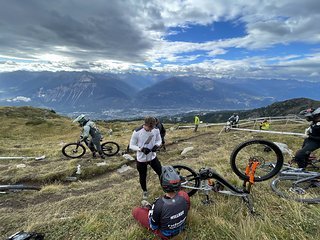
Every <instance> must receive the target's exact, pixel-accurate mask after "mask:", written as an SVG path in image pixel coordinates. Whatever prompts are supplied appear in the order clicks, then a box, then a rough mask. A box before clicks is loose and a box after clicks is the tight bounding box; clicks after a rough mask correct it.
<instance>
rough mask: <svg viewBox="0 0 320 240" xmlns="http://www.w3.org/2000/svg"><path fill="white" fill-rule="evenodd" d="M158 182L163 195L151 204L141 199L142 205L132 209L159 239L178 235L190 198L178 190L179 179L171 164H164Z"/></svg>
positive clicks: (179, 185)
mask: <svg viewBox="0 0 320 240" xmlns="http://www.w3.org/2000/svg"><path fill="white" fill-rule="evenodd" d="M160 182H161V186H162V189H163V191H164V192H165V195H164V196H162V197H159V198H157V199H156V201H155V202H154V203H153V204H152V205H151V204H149V203H148V202H146V201H143V205H144V206H143V207H136V208H134V209H133V210H132V215H133V217H134V218H135V219H136V220H137V221H138V222H139V223H140V224H141V225H142V226H144V227H145V228H147V229H149V230H150V231H152V232H153V233H154V234H156V235H158V236H159V237H160V238H161V239H169V238H170V237H173V236H176V235H178V234H179V233H180V232H182V231H183V230H184V228H185V224H186V220H187V215H188V211H189V209H190V198H189V196H188V194H187V193H186V192H184V191H180V187H181V179H180V176H179V174H178V173H177V172H176V171H175V169H174V168H173V167H172V166H164V167H163V168H162V174H161V177H160Z"/></svg>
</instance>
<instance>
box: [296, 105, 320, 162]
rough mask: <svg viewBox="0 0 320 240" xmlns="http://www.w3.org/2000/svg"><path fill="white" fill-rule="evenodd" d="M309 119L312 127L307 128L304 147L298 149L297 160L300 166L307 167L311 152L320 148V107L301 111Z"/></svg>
mask: <svg viewBox="0 0 320 240" xmlns="http://www.w3.org/2000/svg"><path fill="white" fill-rule="evenodd" d="M300 114H301V115H303V116H304V117H305V118H306V120H307V121H309V122H311V124H310V127H309V128H307V129H306V135H307V138H306V139H305V140H304V142H303V144H302V148H301V149H300V150H299V151H297V153H296V155H295V158H294V159H295V161H296V162H297V163H298V166H299V168H305V167H306V166H307V164H308V162H307V160H308V158H309V156H310V154H311V153H312V152H313V151H315V150H316V149H318V148H320V107H319V108H317V109H312V108H311V109H307V110H304V111H301V112H300Z"/></svg>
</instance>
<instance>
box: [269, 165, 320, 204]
mask: <svg viewBox="0 0 320 240" xmlns="http://www.w3.org/2000/svg"><path fill="white" fill-rule="evenodd" d="M271 188H272V190H273V191H274V192H275V193H276V194H278V195H279V196H280V197H283V198H287V199H291V200H294V201H297V202H303V203H320V173H319V172H312V171H304V170H303V169H301V168H294V167H291V166H287V167H285V168H284V169H283V170H281V172H280V173H279V176H278V177H277V178H275V179H274V180H273V181H272V182H271Z"/></svg>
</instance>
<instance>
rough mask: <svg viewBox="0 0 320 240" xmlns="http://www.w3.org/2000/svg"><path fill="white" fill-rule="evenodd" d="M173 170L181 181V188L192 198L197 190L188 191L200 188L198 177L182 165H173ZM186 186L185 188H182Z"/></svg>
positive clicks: (190, 169)
mask: <svg viewBox="0 0 320 240" xmlns="http://www.w3.org/2000/svg"><path fill="white" fill-rule="evenodd" d="M173 168H174V169H175V170H176V171H177V173H178V174H179V175H180V177H181V178H182V179H183V182H182V183H181V187H182V188H183V189H184V190H185V191H186V192H187V193H188V195H189V196H190V197H191V196H193V195H194V194H195V193H196V192H197V191H198V189H190V188H188V187H192V188H199V186H200V177H199V175H198V174H197V173H196V172H195V171H194V170H193V169H192V168H189V167H187V166H184V165H173ZM183 186H187V187H183Z"/></svg>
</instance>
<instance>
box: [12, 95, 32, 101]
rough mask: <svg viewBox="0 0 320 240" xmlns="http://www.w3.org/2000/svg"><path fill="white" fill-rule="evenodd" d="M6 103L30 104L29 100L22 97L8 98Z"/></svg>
mask: <svg viewBox="0 0 320 240" xmlns="http://www.w3.org/2000/svg"><path fill="white" fill-rule="evenodd" d="M6 101H7V102H30V101H31V98H28V97H23V96H17V97H15V98H8V99H6Z"/></svg>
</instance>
